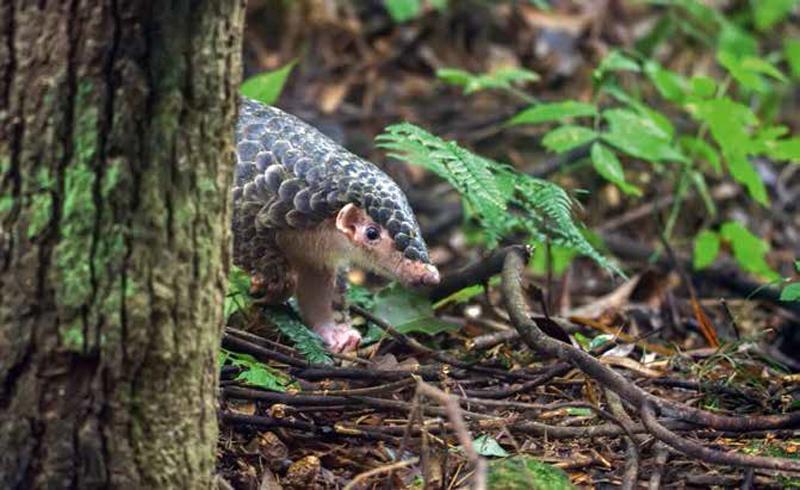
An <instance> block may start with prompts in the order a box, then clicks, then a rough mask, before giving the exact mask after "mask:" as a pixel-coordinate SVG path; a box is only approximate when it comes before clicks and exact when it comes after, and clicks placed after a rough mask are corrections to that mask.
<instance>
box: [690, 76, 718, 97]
mask: <svg viewBox="0 0 800 490" xmlns="http://www.w3.org/2000/svg"><path fill="white" fill-rule="evenodd" d="M689 83H690V85H691V87H692V95H694V96H695V97H700V98H701V99H708V98H711V97H713V96H714V94H715V93H716V92H717V82H716V80H714V79H713V78H711V77H707V76H705V75H698V76H694V77H692V79H691V80H690V81H689Z"/></svg>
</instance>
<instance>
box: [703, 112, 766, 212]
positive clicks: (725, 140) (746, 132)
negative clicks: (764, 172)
mask: <svg viewBox="0 0 800 490" xmlns="http://www.w3.org/2000/svg"><path fill="white" fill-rule="evenodd" d="M690 109H691V110H692V112H693V115H694V116H695V117H696V118H697V119H699V120H700V121H703V122H705V123H706V124H708V127H709V130H710V131H711V135H712V136H713V137H714V140H715V141H716V142H717V144H718V145H719V146H720V148H721V149H722V155H723V157H725V160H726V162H727V163H728V170H729V171H730V173H731V176H732V177H733V178H734V179H736V181H737V182H740V183H741V184H743V185H744V186H745V187H747V191H748V192H749V194H750V196H751V197H752V198H753V199H755V200H756V201H757V202H759V203H761V204H764V205H766V204H767V202H768V198H767V189H766V187H765V186H764V183H763V182H762V181H761V177H760V176H759V175H758V172H756V170H755V168H754V167H753V166H752V165H751V164H750V162H749V161H748V158H747V157H748V155H749V154H750V153H751V151H752V149H753V138H752V137H751V135H750V128H751V127H753V126H754V125H755V124H756V123H757V121H758V120H757V119H756V116H755V114H753V112H752V111H751V110H750V108H749V107H747V106H745V105H743V104H740V103H738V102H734V101H733V100H731V99H729V98H727V97H722V98H719V99H711V100H706V101H702V102H698V103H697V104H694V105H693V107H690Z"/></svg>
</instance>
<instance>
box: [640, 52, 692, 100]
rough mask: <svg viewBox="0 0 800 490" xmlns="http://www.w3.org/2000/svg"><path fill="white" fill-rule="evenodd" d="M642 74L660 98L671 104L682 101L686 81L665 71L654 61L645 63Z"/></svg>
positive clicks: (669, 71) (675, 74) (676, 74)
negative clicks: (653, 86)
mask: <svg viewBox="0 0 800 490" xmlns="http://www.w3.org/2000/svg"><path fill="white" fill-rule="evenodd" d="M644 72H645V73H646V74H647V76H648V77H649V78H650V80H651V81H652V82H653V85H655V87H656V89H657V90H658V92H659V93H660V94H661V96H662V97H664V98H665V99H667V100H669V101H671V102H681V101H683V98H684V94H685V92H686V90H685V87H686V80H685V79H684V78H683V77H682V76H681V75H680V74H678V73H675V72H674V71H672V70H667V69H666V68H664V67H662V66H661V65H659V64H658V63H656V62H655V61H648V62H647V63H645V65H644Z"/></svg>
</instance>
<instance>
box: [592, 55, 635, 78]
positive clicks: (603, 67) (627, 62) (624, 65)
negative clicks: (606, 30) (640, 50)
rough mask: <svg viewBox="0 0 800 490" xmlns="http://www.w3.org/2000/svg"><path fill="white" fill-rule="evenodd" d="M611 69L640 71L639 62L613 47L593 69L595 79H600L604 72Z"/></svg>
mask: <svg viewBox="0 0 800 490" xmlns="http://www.w3.org/2000/svg"><path fill="white" fill-rule="evenodd" d="M612 71H632V72H637V73H638V72H640V71H642V69H641V67H639V63H638V62H637V61H636V60H634V59H633V58H631V57H629V56H627V55H625V54H623V53H622V52H621V51H619V50H617V49H614V50H612V51H611V52H610V53H608V55H606V57H605V58H603V60H602V61H601V62H600V65H599V66H598V67H597V68H596V69H595V71H594V74H593V76H594V78H595V80H601V79H602V78H603V77H605V75H606V73H608V72H612Z"/></svg>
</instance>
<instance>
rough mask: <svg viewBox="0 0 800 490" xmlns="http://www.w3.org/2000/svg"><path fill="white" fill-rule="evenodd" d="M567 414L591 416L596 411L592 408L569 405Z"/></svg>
mask: <svg viewBox="0 0 800 490" xmlns="http://www.w3.org/2000/svg"><path fill="white" fill-rule="evenodd" d="M567 415H569V416H571V417H591V416H593V415H594V412H593V411H592V409H591V408H582V407H567Z"/></svg>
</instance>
